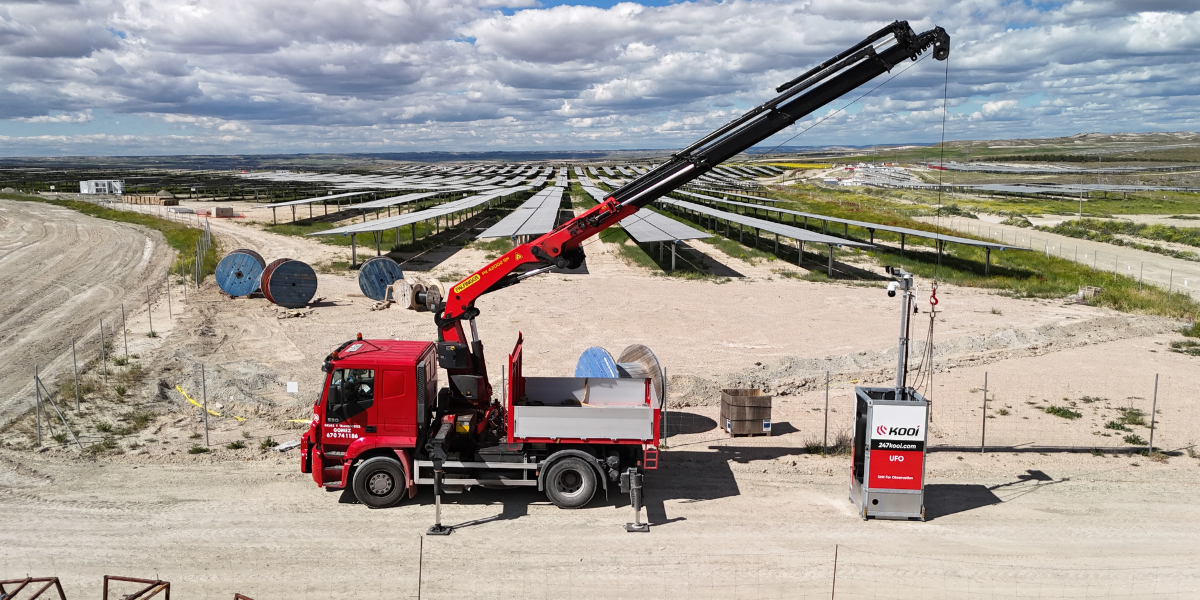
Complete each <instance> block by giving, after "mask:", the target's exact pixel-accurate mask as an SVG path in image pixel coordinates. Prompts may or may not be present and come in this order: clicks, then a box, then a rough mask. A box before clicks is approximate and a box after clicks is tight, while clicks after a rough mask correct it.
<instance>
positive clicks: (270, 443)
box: [258, 438, 279, 450]
mask: <svg viewBox="0 0 1200 600" xmlns="http://www.w3.org/2000/svg"><path fill="white" fill-rule="evenodd" d="M278 445H279V442H277V441H275V440H273V439H271V438H266V439H264V440H263V441H261V442H259V443H258V448H259V449H260V450H270V449H271V448H274V447H275V446H278Z"/></svg>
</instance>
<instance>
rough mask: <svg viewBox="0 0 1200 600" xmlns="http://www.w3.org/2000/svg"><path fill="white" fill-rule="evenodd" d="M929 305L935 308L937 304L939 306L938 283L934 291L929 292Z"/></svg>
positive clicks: (933, 287) (933, 288) (934, 285)
mask: <svg viewBox="0 0 1200 600" xmlns="http://www.w3.org/2000/svg"><path fill="white" fill-rule="evenodd" d="M929 303H930V304H932V305H933V306H937V304H938V297H937V283H936V282H935V283H934V284H933V286H932V289H931V290H930V292H929Z"/></svg>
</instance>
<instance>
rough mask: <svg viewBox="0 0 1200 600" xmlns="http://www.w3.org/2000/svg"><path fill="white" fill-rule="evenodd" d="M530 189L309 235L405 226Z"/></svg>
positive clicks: (491, 194) (486, 195) (477, 197)
mask: <svg viewBox="0 0 1200 600" xmlns="http://www.w3.org/2000/svg"><path fill="white" fill-rule="evenodd" d="M530 189H531V188H530V187H529V186H527V185H525V186H519V187H514V188H507V189H503V190H495V191H490V192H484V193H482V194H476V195H474V196H468V197H466V198H463V199H461V200H454V201H452V202H447V203H445V204H440V205H438V206H435V207H433V208H427V209H425V210H418V211H413V212H410V213H404V214H402V215H396V216H394V217H387V218H384V219H376V220H374V221H368V222H366V223H355V224H352V225H345V226H342V227H336V228H334V229H327V230H325V231H318V232H315V233H310V234H308V235H314V236H315V235H350V234H359V233H368V232H375V231H383V230H386V229H393V228H396V227H403V226H405V225H411V224H413V223H419V222H421V221H427V220H429V219H436V218H439V217H444V216H447V215H451V214H454V213H457V212H459V211H464V210H469V209H472V208H475V207H478V206H480V205H482V204H485V203H488V202H491V201H492V200H495V199H497V198H503V197H504V196H510V195H512V194H517V193H520V192H525V191H529V190H530Z"/></svg>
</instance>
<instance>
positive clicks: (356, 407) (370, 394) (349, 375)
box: [321, 368, 378, 450]
mask: <svg viewBox="0 0 1200 600" xmlns="http://www.w3.org/2000/svg"><path fill="white" fill-rule="evenodd" d="M377 410H378V409H377V407H376V402H375V370H374V369H350V368H342V369H336V370H334V371H333V374H332V375H331V377H330V378H329V389H328V390H327V391H326V405H325V422H324V423H323V424H322V426H321V443H322V444H323V445H325V446H326V449H327V450H328V449H329V448H330V447H335V448H345V447H347V446H349V445H350V444H351V443H352V442H354V440H356V439H358V438H360V437H362V436H363V435H365V434H373V433H375V432H374V431H373V430H374V429H375V424H376V419H375V415H376V412H377Z"/></svg>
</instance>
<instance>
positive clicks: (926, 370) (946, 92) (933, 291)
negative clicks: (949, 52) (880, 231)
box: [913, 57, 950, 421]
mask: <svg viewBox="0 0 1200 600" xmlns="http://www.w3.org/2000/svg"><path fill="white" fill-rule="evenodd" d="M949 97H950V57H946V74H945V76H944V79H943V83H942V142H941V144H940V145H939V147H938V149H939V152H940V158H939V159H938V167H939V169H938V209H937V221H936V227H937V229H938V231H939V232H940V231H941V228H942V187H943V186H942V182H943V179H942V177H943V174H944V172H945V169H946V164H945V163H946V112H947V105H948V103H949ZM937 243H938V244H939V246H940V244H941V243H942V242H941V240H938V241H937ZM939 249H940V248H939ZM941 266H942V253H941V252H938V259H937V263H936V264H934V267H933V284H932V286H931V288H930V292H929V330H928V332H927V333H926V335H925V347H924V348H923V351H922V353H921V362H920V364H919V365H918V366H917V374H916V375H915V376H914V377H913V384H914V385H913V389H915V390H917V391H918V392H920V393H921V395H922V396H924V397H925V400H926V401H928V402H929V420H930V421H932V420H933V400H932V398H931V396H932V395H933V326H934V323H935V322H936V320H937V312H938V311H937V305H938V297H937V284H938V273H939V270H940V267H941ZM921 390H924V391H923V392H921Z"/></svg>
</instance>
